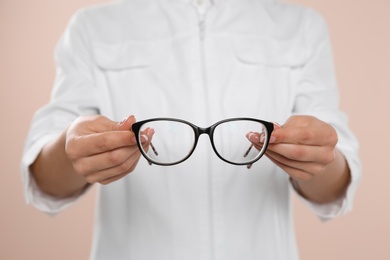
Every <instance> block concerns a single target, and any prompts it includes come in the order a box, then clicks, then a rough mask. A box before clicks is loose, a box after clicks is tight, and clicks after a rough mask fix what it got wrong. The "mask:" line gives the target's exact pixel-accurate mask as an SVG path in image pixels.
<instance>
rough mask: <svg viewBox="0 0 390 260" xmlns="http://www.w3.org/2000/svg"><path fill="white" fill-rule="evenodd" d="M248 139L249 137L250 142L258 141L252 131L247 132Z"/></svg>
mask: <svg viewBox="0 0 390 260" xmlns="http://www.w3.org/2000/svg"><path fill="white" fill-rule="evenodd" d="M248 139H249V140H250V141H251V142H258V141H259V138H258V136H257V135H256V134H254V133H249V135H248Z"/></svg>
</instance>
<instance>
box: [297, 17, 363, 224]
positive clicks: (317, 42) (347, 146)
mask: <svg viewBox="0 0 390 260" xmlns="http://www.w3.org/2000/svg"><path fill="white" fill-rule="evenodd" d="M304 45H305V46H304V47H305V48H306V49H307V50H308V52H307V60H306V62H305V64H304V65H303V66H301V67H299V68H297V69H296V71H295V73H294V77H293V78H294V86H295V89H296V92H295V103H294V111H293V112H294V114H300V115H304V114H306V115H313V116H315V117H317V118H319V119H320V120H322V121H324V122H327V123H329V124H330V125H332V126H333V127H334V128H335V129H336V131H337V133H338V138H339V141H338V144H337V148H338V149H339V150H340V151H341V152H342V153H343V155H344V156H345V158H346V161H347V163H348V166H349V168H350V170H351V182H350V184H349V186H348V189H347V191H346V193H345V195H344V197H342V198H340V199H339V200H338V201H335V202H332V203H329V204H325V205H317V204H315V203H312V202H310V201H307V200H305V199H304V198H302V197H301V199H302V200H303V201H304V203H305V204H306V205H307V206H308V207H309V208H311V209H312V210H313V211H314V212H315V213H316V214H317V215H318V216H319V217H320V218H321V219H322V220H327V219H332V218H334V217H336V216H339V215H342V214H344V213H346V212H348V211H350V210H351V209H352V205H353V200H354V195H355V192H356V188H357V186H358V183H359V180H360V178H361V165H360V159H359V154H358V142H357V140H356V138H355V136H354V134H353V133H352V132H351V130H350V128H349V126H348V118H347V116H346V115H345V114H344V113H343V112H342V111H340V108H339V93H338V86H337V83H336V77H335V71H334V64H333V54H332V48H331V43H330V39H329V35H328V30H327V26H326V23H325V21H324V19H323V18H322V17H321V16H320V15H318V14H317V13H316V12H314V11H312V10H307V12H306V16H305V39H304Z"/></svg>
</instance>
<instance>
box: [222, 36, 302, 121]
mask: <svg viewBox="0 0 390 260" xmlns="http://www.w3.org/2000/svg"><path fill="white" fill-rule="evenodd" d="M232 48H233V55H234V60H235V61H234V63H235V64H234V70H233V73H234V75H235V76H234V77H231V78H232V80H231V81H233V83H231V82H227V83H226V84H227V85H229V86H231V87H230V88H229V89H228V90H227V91H228V92H229V96H234V97H235V100H245V102H241V103H239V102H236V103H239V105H237V107H235V108H234V109H237V110H238V109H241V110H243V113H247V112H246V111H259V112H256V113H259V114H258V115H255V116H258V117H261V118H268V119H271V120H275V121H280V122H283V121H284V120H285V119H286V118H287V117H288V116H289V115H290V114H291V111H292V107H293V103H294V95H295V94H294V93H295V79H294V77H295V72H296V71H298V70H296V68H299V67H301V66H303V65H304V64H305V62H306V61H307V58H308V54H309V52H308V51H307V50H305V48H304V47H303V46H302V44H301V43H299V42H297V41H276V40H272V39H267V38H261V37H235V38H233V39H232ZM248 93H250V95H248ZM229 102H230V103H231V104H232V103H233V102H232V101H229Z"/></svg>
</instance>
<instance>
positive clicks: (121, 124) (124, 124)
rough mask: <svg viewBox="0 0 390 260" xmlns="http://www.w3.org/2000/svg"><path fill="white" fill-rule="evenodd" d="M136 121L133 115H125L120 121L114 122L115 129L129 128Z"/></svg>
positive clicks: (123, 129) (124, 129)
mask: <svg viewBox="0 0 390 260" xmlns="http://www.w3.org/2000/svg"><path fill="white" fill-rule="evenodd" d="M135 122H136V120H135V117H134V116H133V115H131V116H128V117H125V118H124V119H123V120H122V121H121V122H118V123H116V125H115V129H116V130H118V131H126V130H129V131H130V130H131V126H132V125H133V124H134V123H135Z"/></svg>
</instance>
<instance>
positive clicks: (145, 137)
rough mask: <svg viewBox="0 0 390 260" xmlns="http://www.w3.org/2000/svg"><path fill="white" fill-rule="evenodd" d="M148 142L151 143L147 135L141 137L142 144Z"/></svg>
mask: <svg viewBox="0 0 390 260" xmlns="http://www.w3.org/2000/svg"><path fill="white" fill-rule="evenodd" d="M142 138H143V139H142ZM147 141H149V137H148V136H147V135H141V142H147Z"/></svg>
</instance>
